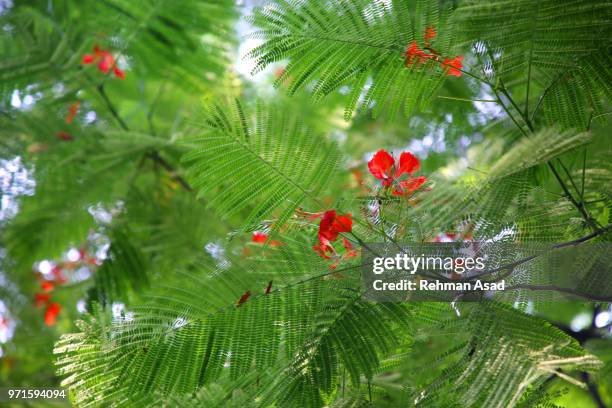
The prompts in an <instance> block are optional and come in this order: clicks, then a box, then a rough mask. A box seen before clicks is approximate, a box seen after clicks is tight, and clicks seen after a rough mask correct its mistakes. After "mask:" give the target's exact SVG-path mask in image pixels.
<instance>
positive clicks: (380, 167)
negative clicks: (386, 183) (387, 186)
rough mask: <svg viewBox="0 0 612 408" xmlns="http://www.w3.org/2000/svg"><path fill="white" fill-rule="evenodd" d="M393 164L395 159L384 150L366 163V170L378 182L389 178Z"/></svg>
mask: <svg viewBox="0 0 612 408" xmlns="http://www.w3.org/2000/svg"><path fill="white" fill-rule="evenodd" d="M394 164H395V159H394V158H393V156H391V155H390V154H389V153H388V152H387V151H386V150H384V149H381V150H379V151H378V152H376V154H375V155H374V157H372V160H370V161H369V162H368V169H370V173H372V175H373V176H374V177H376V178H377V179H380V180H385V179H389V178H391V167H393V165H394Z"/></svg>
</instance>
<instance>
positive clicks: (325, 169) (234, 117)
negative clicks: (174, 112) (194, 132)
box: [183, 101, 340, 227]
mask: <svg viewBox="0 0 612 408" xmlns="http://www.w3.org/2000/svg"><path fill="white" fill-rule="evenodd" d="M204 126H205V129H206V132H205V134H204V135H203V136H202V137H200V138H197V139H195V140H193V145H195V146H196V147H195V148H194V149H192V151H191V152H189V153H187V154H185V156H184V157H183V161H185V162H187V163H188V164H189V165H190V169H189V174H190V175H191V177H192V179H193V185H194V187H196V188H197V189H199V190H200V194H202V195H204V196H206V197H207V198H210V206H212V207H214V208H215V210H216V211H217V212H218V213H219V214H220V215H222V216H228V215H230V214H235V213H237V212H239V211H241V210H243V209H248V211H249V215H248V217H247V218H246V220H245V222H244V225H245V227H249V226H253V225H255V224H256V223H257V222H259V221H261V220H263V219H264V218H266V217H269V216H271V215H273V214H274V215H276V216H277V226H280V225H282V223H283V222H284V221H286V220H287V219H288V218H289V217H290V216H291V215H292V214H293V212H294V210H295V209H296V208H297V207H298V206H300V205H301V204H302V203H303V202H308V204H309V205H314V206H315V207H321V204H320V203H319V201H318V197H320V194H321V191H322V190H323V189H324V188H325V186H326V185H327V183H328V182H329V180H330V178H331V175H332V174H333V172H334V170H335V169H336V168H337V166H338V163H339V160H340V157H339V156H340V153H339V152H338V150H337V148H336V146H335V145H334V144H333V143H331V142H329V141H327V140H325V138H323V137H322V136H320V135H315V134H313V132H312V131H311V130H310V129H309V128H307V127H306V126H304V125H303V124H302V123H300V121H299V119H298V118H297V116H296V115H291V114H289V113H287V112H286V111H285V110H284V109H282V108H281V107H279V106H275V105H269V106H264V105H263V104H261V103H259V104H258V105H257V107H256V113H255V114H251V113H249V112H248V111H247V110H244V109H243V108H242V106H241V105H240V102H238V101H236V102H235V103H234V104H232V105H224V106H221V105H214V106H211V107H210V108H209V109H208V110H207V112H206V119H205V123H204ZM317 209H318V210H321V209H322V208H317ZM276 210H278V212H277V211H276Z"/></svg>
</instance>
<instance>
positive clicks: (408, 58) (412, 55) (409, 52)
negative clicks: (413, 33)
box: [402, 41, 434, 66]
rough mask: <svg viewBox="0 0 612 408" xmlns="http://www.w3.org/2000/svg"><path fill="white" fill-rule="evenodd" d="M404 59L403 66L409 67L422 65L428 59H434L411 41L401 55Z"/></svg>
mask: <svg viewBox="0 0 612 408" xmlns="http://www.w3.org/2000/svg"><path fill="white" fill-rule="evenodd" d="M402 56H403V57H404V65H405V66H409V65H413V64H422V63H424V62H425V60H427V59H428V58H434V55H433V54H428V53H426V52H425V51H423V50H422V49H420V48H419V46H418V45H417V43H416V41H412V42H411V43H410V44H409V45H408V46H407V47H406V51H404V52H403V53H402Z"/></svg>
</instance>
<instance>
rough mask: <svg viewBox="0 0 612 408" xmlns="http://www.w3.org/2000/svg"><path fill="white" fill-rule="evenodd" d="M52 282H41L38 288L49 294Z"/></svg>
mask: <svg viewBox="0 0 612 408" xmlns="http://www.w3.org/2000/svg"><path fill="white" fill-rule="evenodd" d="M53 286H54V285H53V282H49V281H42V282H41V284H40V288H41V289H42V290H43V291H45V292H51V291H52V290H53Z"/></svg>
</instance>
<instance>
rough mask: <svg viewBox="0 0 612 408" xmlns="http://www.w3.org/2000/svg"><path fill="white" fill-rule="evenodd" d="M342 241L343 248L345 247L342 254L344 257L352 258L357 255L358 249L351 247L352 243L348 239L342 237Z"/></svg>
mask: <svg viewBox="0 0 612 408" xmlns="http://www.w3.org/2000/svg"><path fill="white" fill-rule="evenodd" d="M342 243H343V245H344V249H346V254H344V258H352V257H354V256H357V255H358V252H359V251H357V250H356V249H355V248H354V247H353V244H351V243H350V242H349V240H348V239H346V238H344V237H342Z"/></svg>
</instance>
